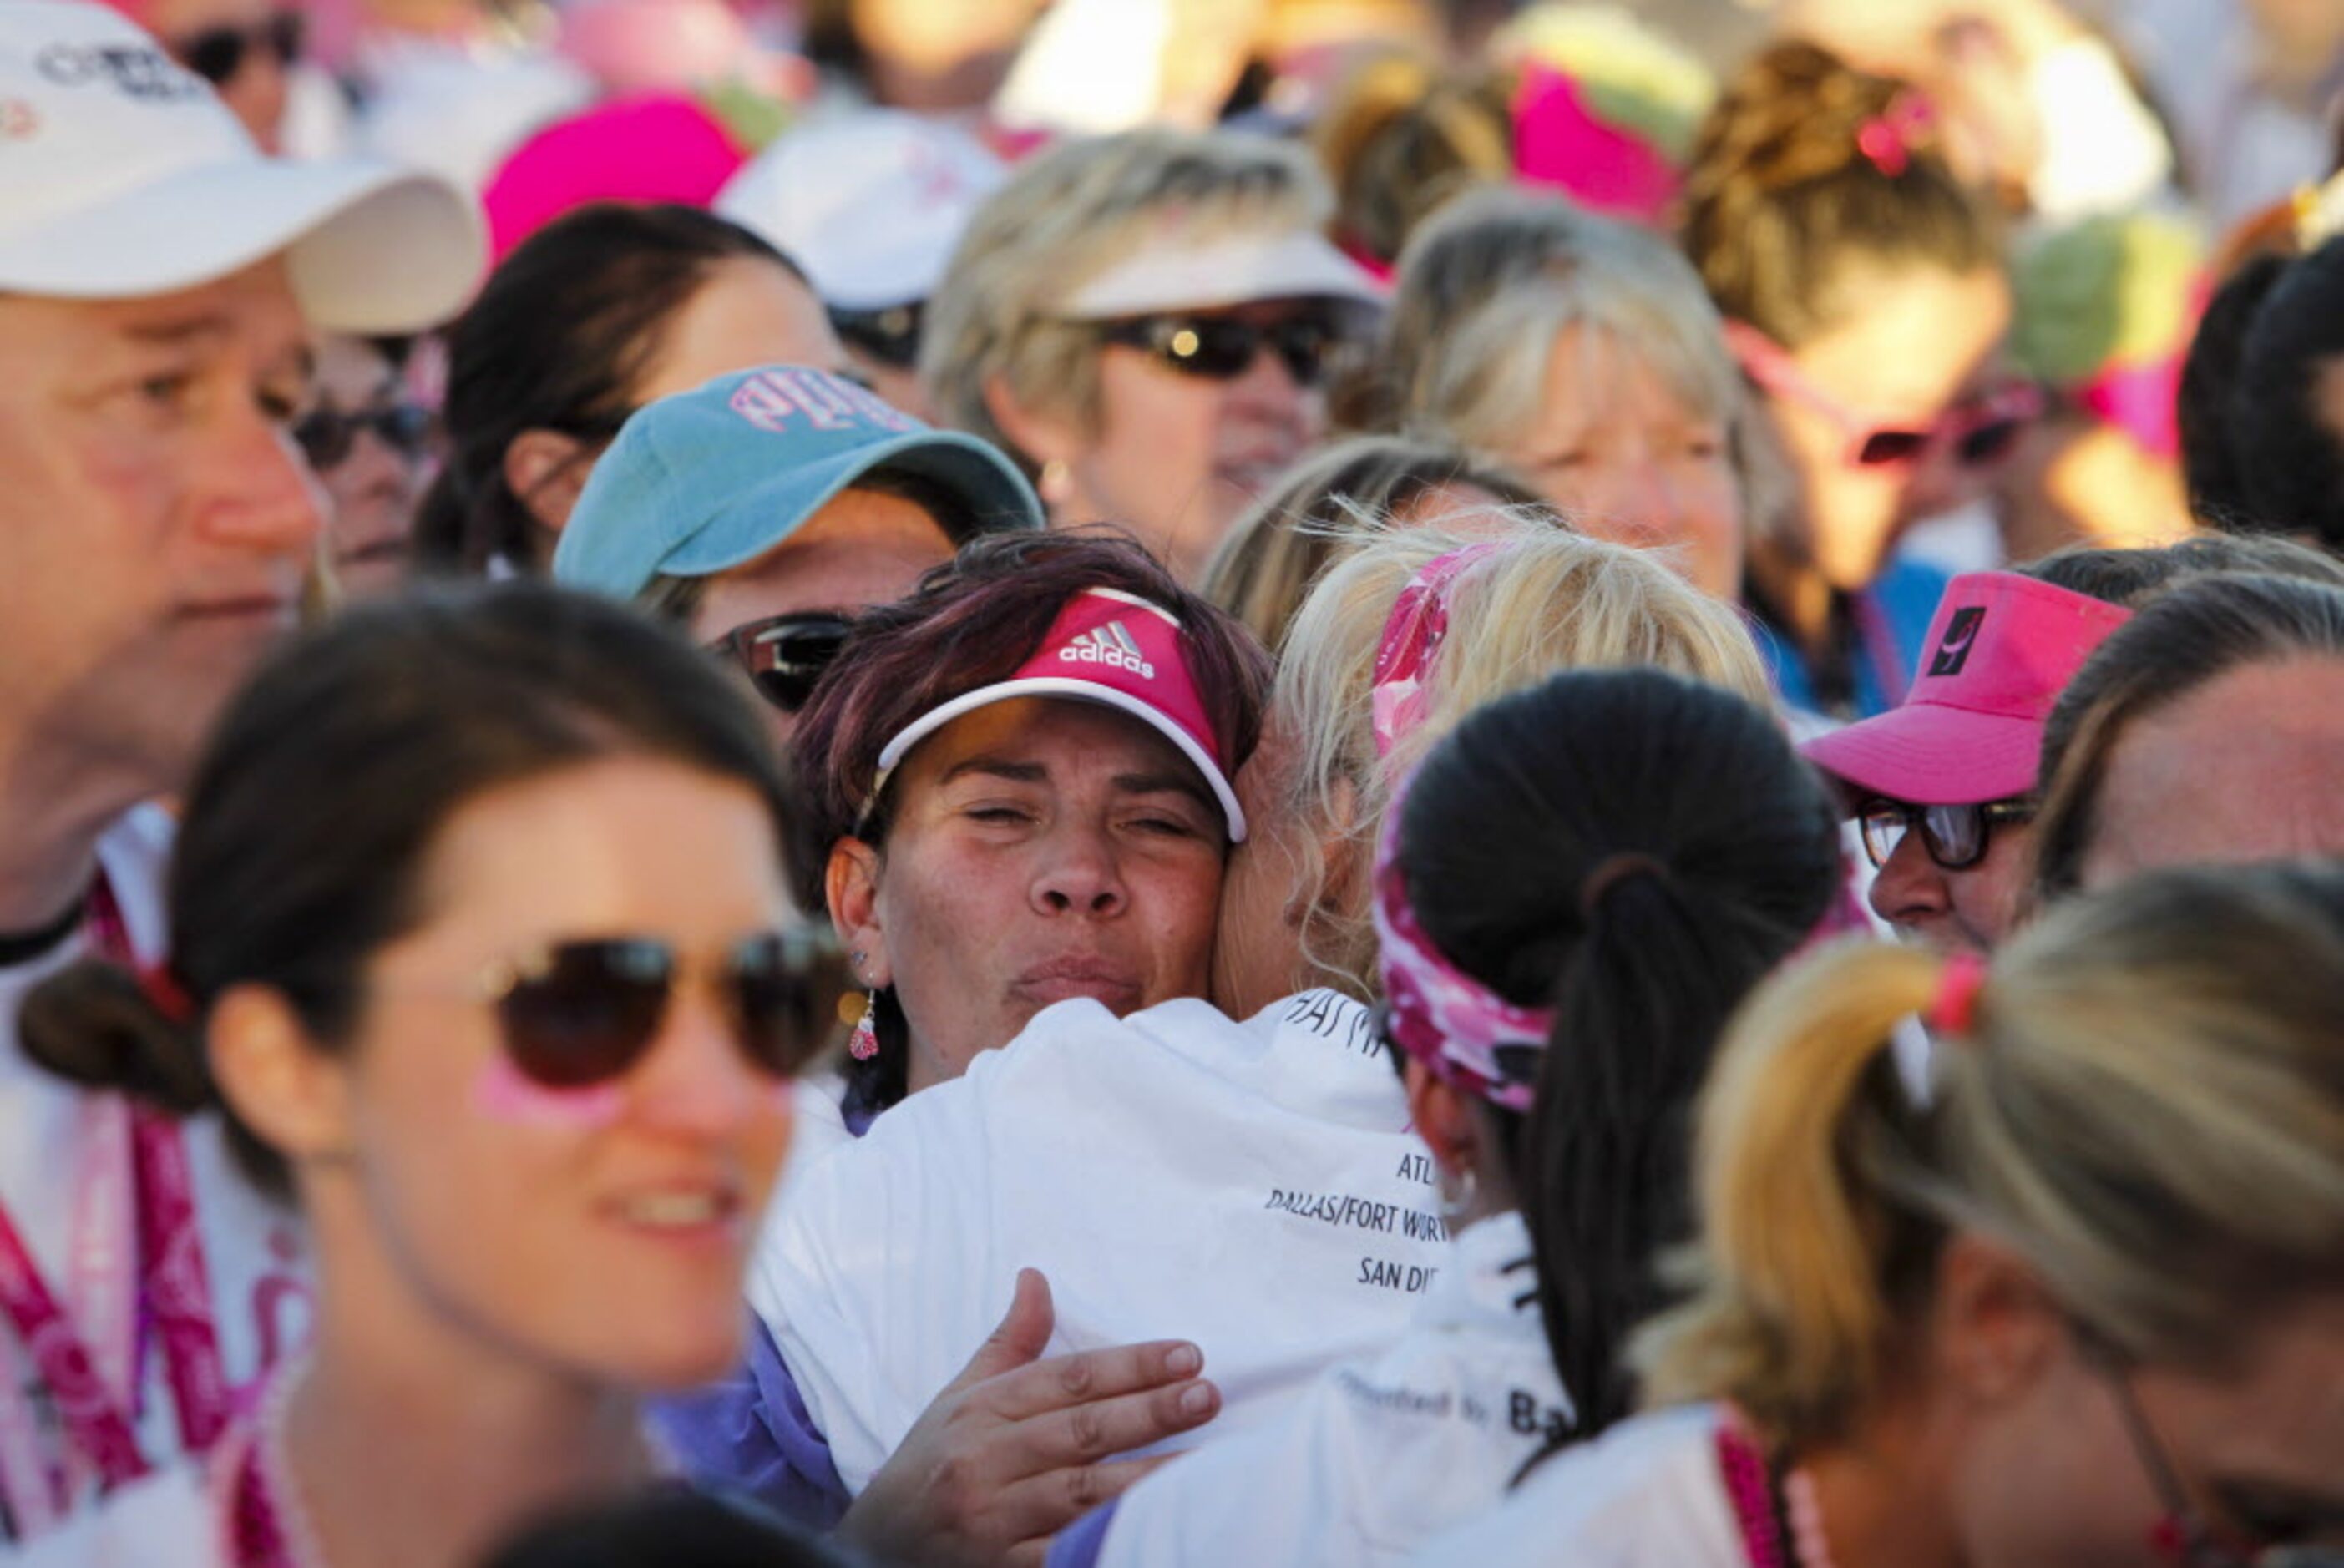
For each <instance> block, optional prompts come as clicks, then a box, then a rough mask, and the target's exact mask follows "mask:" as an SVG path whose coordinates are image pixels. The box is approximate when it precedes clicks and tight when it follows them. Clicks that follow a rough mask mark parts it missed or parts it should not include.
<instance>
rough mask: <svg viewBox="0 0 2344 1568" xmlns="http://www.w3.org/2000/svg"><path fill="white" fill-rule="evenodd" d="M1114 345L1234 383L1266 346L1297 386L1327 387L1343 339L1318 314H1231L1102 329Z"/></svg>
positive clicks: (1153, 319)
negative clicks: (1263, 317) (1262, 317)
mask: <svg viewBox="0 0 2344 1568" xmlns="http://www.w3.org/2000/svg"><path fill="white" fill-rule="evenodd" d="M1101 333H1102V335H1103V336H1104V337H1105V338H1106V340H1107V341H1108V342H1110V343H1119V344H1121V345H1123V346H1124V347H1125V348H1127V349H1140V350H1141V351H1143V352H1145V353H1147V354H1150V355H1153V356H1154V357H1155V359H1156V361H1157V363H1158V364H1160V365H1163V366H1164V367H1166V368H1167V369H1172V370H1176V371H1177V372H1179V373H1180V374H1181V375H1184V376H1195V377H1197V378H1200V379H1204V380H1207V381H1234V380H1236V379H1238V377H1240V376H1242V375H1244V374H1245V373H1246V372H1247V371H1248V370H1249V369H1253V362H1254V359H1256V357H1258V355H1259V354H1260V353H1261V351H1262V349H1265V348H1266V349H1269V350H1270V351H1271V352H1273V353H1275V354H1276V355H1277V356H1278V359H1280V360H1282V361H1284V363H1285V365H1286V370H1287V374H1288V375H1290V376H1292V377H1293V378H1294V382H1295V385H1297V386H1298V387H1305V388H1310V387H1318V386H1323V385H1325V383H1326V380H1327V375H1328V370H1329V361H1330V360H1331V359H1333V357H1334V354H1335V350H1336V349H1338V348H1339V346H1341V344H1342V342H1343V334H1342V333H1341V332H1339V331H1338V330H1337V329H1336V328H1335V325H1334V323H1333V322H1331V321H1329V320H1326V319H1323V318H1320V317H1317V316H1292V317H1288V318H1287V319H1284V320H1279V321H1268V322H1260V321H1246V320H1241V319H1238V318H1236V317H1230V316H1183V315H1163V316H1136V317H1133V318H1132V319H1129V320H1126V321H1110V322H1108V323H1106V326H1105V327H1103V328H1102V329H1101Z"/></svg>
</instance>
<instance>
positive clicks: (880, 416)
mask: <svg viewBox="0 0 2344 1568" xmlns="http://www.w3.org/2000/svg"><path fill="white" fill-rule="evenodd" d="M726 406H727V407H729V408H731V409H732V411H733V412H734V413H736V414H738V415H740V416H741V417H742V418H743V420H747V421H748V422H749V423H751V424H753V425H754V426H756V427H757V428H758V429H759V430H763V431H765V432H766V433H767V434H769V435H776V436H778V435H785V434H787V433H788V431H789V428H790V421H791V420H794V419H803V420H805V421H806V423H807V424H809V425H811V426H812V427H813V429H815V430H861V429H864V427H865V426H868V425H876V426H878V427H879V428H880V429H881V430H894V431H896V432H897V433H899V434H903V433H908V432H910V431H913V430H920V429H922V428H923V427H922V426H921V424H920V422H919V421H918V420H914V418H912V417H911V416H910V415H909V414H906V413H904V411H903V410H900V409H894V408H890V407H888V405H887V404H886V403H885V402H884V401H882V400H880V399H879V398H878V397H877V396H876V395H875V394H874V393H871V392H867V391H864V389H862V388H861V387H858V386H856V385H855V384H854V382H852V381H844V380H841V379H839V378H837V377H836V376H833V375H829V374H826V373H825V372H823V371H821V370H801V369H780V370H761V371H759V372H757V373H756V374H755V375H753V376H751V377H749V378H748V379H745V380H743V382H742V383H741V384H740V385H739V386H737V387H735V388H733V389H732V398H731V400H730V401H729V402H728V404H727V405H726Z"/></svg>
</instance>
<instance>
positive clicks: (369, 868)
mask: <svg viewBox="0 0 2344 1568" xmlns="http://www.w3.org/2000/svg"><path fill="white" fill-rule="evenodd" d="M627 754H634V755H643V756H654V757H662V758H666V759H670V760H672V761H675V762H679V763H682V764H686V765H688V766H691V767H693V768H696V769H699V770H701V771H702V772H704V773H707V774H712V775H713V776H715V777H718V778H721V779H726V780H732V781H737V782H739V783H741V784H746V785H747V786H748V787H749V788H750V789H751V790H753V791H754V792H755V794H757V796H758V798H759V799H760V800H762V801H763V803H764V804H765V806H766V809H767V811H768V813H769V814H770V815H771V817H772V820H773V831H774V836H775V840H776V844H777V846H778V848H777V853H783V854H784V855H785V856H786V854H787V852H789V851H790V850H792V849H793V848H795V847H801V846H800V845H796V844H794V843H793V840H792V838H791V836H790V834H791V832H792V824H793V823H794V822H796V821H799V820H802V819H803V812H801V811H799V810H797V809H795V808H794V807H793V805H792V804H791V803H790V801H789V799H788V797H787V794H786V790H785V786H784V784H783V778H782V774H781V772H780V769H779V764H777V763H776V761H775V760H774V757H773V752H772V748H771V745H770V743H769V742H768V741H767V739H766V735H765V731H764V727H763V723H761V722H760V721H759V719H758V717H757V715H756V714H755V713H754V712H753V710H752V709H751V707H750V705H749V703H748V702H747V699H745V698H744V697H743V696H742V694H741V693H739V692H737V691H736V690H735V689H734V688H733V686H732V683H730V682H728V681H726V680H725V679H724V678H723V677H722V675H721V674H720V673H718V671H717V669H716V667H715V665H714V664H713V663H712V662H711V661H709V660H708V659H707V658H705V657H704V656H703V655H702V654H701V653H700V652H698V651H697V650H695V649H693V648H692V647H691V646H690V645H689V644H688V643H685V642H682V641H681V640H680V639H678V638H676V637H675V636H674V635H673V634H672V633H671V632H667V631H665V630H663V629H662V628H661V627H659V626H656V625H654V624H653V623H652V622H651V621H650V620H648V619H647V618H645V617H643V616H642V615H640V614H638V613H636V612H633V611H631V610H630V609H628V608H627V607H625V606H623V605H621V604H616V603H612V602H609V601H607V600H602V599H598V598H595V597H592V596H591V595H587V594H581V593H572V592H565V591H562V590H558V589H554V588H551V587H548V586H543V585H541V584H536V583H527V582H514V583H505V584H500V585H498V586H495V587H479V586H475V587H470V588H448V589H443V590H439V591H436V592H424V593H419V594H418V595H416V596H412V597H409V598H407V599H403V600H399V601H393V602H386V603H383V604H378V605H371V606H368V607H364V608H361V609H359V610H355V611H352V612H349V613H348V614H345V615H341V616H338V617H337V618H335V619H334V620H333V621H331V622H328V623H327V624H326V625H325V626H324V627H323V628H322V629H321V630H319V631H318V632H313V633H311V634H309V635H308V636H306V637H304V638H302V639H300V640H298V642H294V643H293V644H292V645H290V646H288V647H287V648H286V649H284V650H282V651H281V652H278V653H277V654H276V655H275V656H274V657H273V658H271V659H270V660H269V662H268V663H267V664H266V665H265V666H263V668H262V669H261V671H260V673H258V675H257V676H255V677H254V679H253V681H252V683H251V684H249V685H248V686H247V687H246V688H245V690H244V692H243V693H242V694H241V695H239V696H238V697H237V699H236V701H235V702H234V703H232V704H231V705H230V706H229V708H228V711H227V714H226V716H225V717H224V718H223V719H222V721H221V723H220V726H219V728H218V730H217V731H216V732H215V733H214V734H213V736H212V739H211V742H210V744H209V745H208V747H207V749H206V752H205V754H204V757H203V760H202V761H201V763H200V764H198V765H197V769H196V774H195V779H194V783H193V785H192V787H191V788H190V789H189V791H188V794H187V810H186V813H185V815H184V816H183V818H182V820H181V825H180V829H179V836H178V843H177V847H176V849H175V850H174V852H173V855H172V861H171V870H170V878H169V884H168V886H167V889H166V903H167V908H168V911H169V916H170V928H171V931H172V933H173V936H172V944H173V946H172V951H171V957H170V961H169V965H168V967H167V971H166V972H167V974H168V976H170V978H171V980H172V981H173V983H174V984H175V985H176V986H177V988H178V989H179V990H181V991H182V992H184V993H185V994H186V995H187V997H188V998H189V999H190V1000H191V1001H192V1002H193V1004H194V1008H195V1013H196V1017H193V1018H191V1019H187V1020H177V1019H173V1018H169V1017H166V1016H165V1015H164V1014H163V1012H162V1011H161V1010H159V1009H158V1008H157V1006H156V1005H155V1003H154V1001H153V1000H152V999H151V997H150V995H149V993H148V992H147V990H146V989H144V988H142V987H141V986H140V985H139V982H138V980H137V979H136V977H135V976H132V975H131V974H129V973H128V972H127V971H126V970H124V969H122V968H120V967H119V966H115V965H111V964H106V963H104V962H100V961H96V960H85V961H84V962H82V963H79V964H76V965H74V966H71V967H69V968H66V969H65V970H63V971H61V972H59V973H58V974H56V975H54V976H50V977H49V978H48V979H46V980H45V981H43V982H42V983H41V984H40V985H39V986H35V988H34V990H33V992H32V994H31V995H30V996H27V997H26V998H25V1005H24V1010H23V1012H22V1015H21V1016H20V1017H19V1020H18V1032H19V1034H20V1036H21V1037H22V1039H23V1042H24V1047H25V1054H26V1055H27V1056H29V1057H32V1058H33V1060H34V1061H35V1062H37V1063H39V1064H40V1065H41V1066H43V1067H46V1068H47V1069H49V1070H50V1071H51V1072H53V1073H56V1074H57V1075H58V1076H59V1077H65V1078H66V1079H69V1080H70V1081H72V1082H74V1083H77V1084H82V1085H85V1086H87V1087H94V1088H118V1089H123V1090H126V1091H128V1092H130V1093H132V1094H135V1095H138V1096H140V1097H142V1098H146V1099H147V1100H149V1101H151V1102H153V1103H156V1104H159V1105H161V1106H162V1107H163V1108H166V1109H167V1110H171V1111H174V1112H178V1113H182V1114H185V1113H190V1112H194V1111H197V1110H201V1109H205V1108H209V1107H211V1106H213V1105H215V1104H216V1103H217V1097H216V1095H215V1093H214V1091H213V1087H212V1083H211V1077H210V1074H209V1072H208V1070H207V1067H206V1065H205V1061H204V1048H203V1037H202V1028H203V1024H202V1017H203V1014H204V1013H205V1011H206V1010H207V1008H209V1007H210V1006H211V1004H212V1003H213V1002H214V1000H216V999H217V997H218V996H220V994H221V993H222V992H224V991H226V990H227V989H228V988H229V987H230V986H238V985H246V984H253V985H260V986H268V987H270V988H272V989H274V990H276V991H278V992H280V993H282V994H283V995H284V996H285V997H286V998H287V999H288V1001H289V1002H290V1003H291V1005H292V1006H293V1007H294V1009H295V1010H296V1011H297V1012H298V1014H299V1015H300V1017H301V1020H302V1023H303V1025H304V1027H306V1028H307V1029H308V1033H309V1035H310V1037H312V1038H314V1039H316V1040H318V1042H320V1043H321V1044H323V1045H324V1046H326V1047H328V1048H336V1047H342V1046H345V1045H346V1044H347V1043H348V1040H349V1035H350V1032H351V1030H352V1029H353V1027H355V1026H356V1024H357V1022H358V1019H359V1010H360V1007H361V1005H362V1003H363V1001H364V979H365V970H366V966H367V964H368V962H369V960H370V959H371V958H372V957H373V956H374V955H375V954H376V953H377V952H378V951H379V949H381V948H382V947H383V946H385V945H387V944H388V943H390V942H392V941H394V940H396V939H397V938H398V937H399V936H402V935H404V934H405V933H406V932H408V931H409V930H411V929H413V928H414V926H415V925H416V923H417V922H418V921H419V919H421V918H422V917H423V914H424V911H423V907H422V895H423V890H422V885H421V880H422V876H423V873H424V870H425V868H426V864H427V860H428V857H429V854H430V851H431V846H432V845H433V844H434V843H435V842H436V841H437V839H438V837H439V835H440V831H441V829H442V828H443V827H444V826H445V825H446V824H447V823H448V821H449V819H450V817H452V816H453V815H454V814H456V813H457V812H458V811H459V810H460V809H461V808H462V807H463V806H464V805H465V804H468V803H470V801H472V800H473V799H475V798H476V797H478V796H480V794H484V793H486V792H487V791H489V790H491V789H496V788H499V787H500V786H503V785H506V784H517V783H520V782H521V781H523V780H527V779H531V778H538V777H542V776H544V775H546V774H553V773H557V772H560V771H561V770H563V769H566V768H571V767H575V766H578V765H580V764H584V763H588V762H591V761H594V760H596V759H598V758H602V757H609V756H614V755H627ZM793 880H794V879H793ZM814 907H817V908H818V907H820V905H818V904H817V905H814ZM222 1108H223V1109H224V1110H227V1125H228V1134H229V1139H230V1147H231V1148H233V1149H234V1150H235V1152H236V1155H237V1161H238V1163H239V1164H240V1165H241V1166H242V1167H243V1168H244V1169H245V1171H246V1172H247V1174H248V1175H249V1176H250V1177H251V1178H252V1179H253V1180H254V1181H255V1183H256V1184H257V1185H258V1186H260V1187H261V1188H262V1189H265V1190H268V1191H270V1192H273V1193H276V1194H278V1195H279V1196H282V1195H285V1194H286V1193H287V1192H288V1190H289V1189H290V1176H289V1173H288V1170H287V1168H286V1166H285V1162H284V1159H283V1157H282V1156H280V1155H279V1154H278V1152H277V1151H276V1150H275V1149H273V1148H269V1147H268V1145H266V1144H264V1143H262V1142H261V1141H260V1140H259V1139H258V1138H257V1137H255V1136H254V1135H253V1134H252V1133H251V1132H250V1131H249V1130H248V1129H247V1128H244V1127H243V1126H242V1124H241V1123H239V1122H238V1121H237V1119H236V1117H235V1115H234V1112H233V1110H232V1109H231V1108H226V1107H222Z"/></svg>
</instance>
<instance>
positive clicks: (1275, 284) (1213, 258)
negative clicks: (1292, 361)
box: [1060, 228, 1383, 321]
mask: <svg viewBox="0 0 2344 1568" xmlns="http://www.w3.org/2000/svg"><path fill="white" fill-rule="evenodd" d="M1297 298H1332V299H1346V300H1355V301H1358V302H1359V303H1361V304H1378V303H1380V302H1381V301H1382V298H1383V292H1382V290H1381V289H1379V288H1377V287H1376V282H1375V279H1374V278H1370V277H1369V275H1368V273H1367V271H1366V269H1365V268H1362V267H1360V266H1359V263H1358V262H1356V261H1353V260H1352V259H1351V258H1349V257H1348V256H1346V255H1344V254H1343V253H1342V252H1341V251H1340V250H1338V249H1337V248H1335V247H1334V246H1333V245H1331V244H1329V242H1328V241H1327V240H1326V239H1325V238H1323V237H1321V236H1320V235H1319V234H1318V232H1316V231H1315V230H1312V229H1307V228H1298V229H1293V230H1290V231H1288V232H1287V233H1284V234H1263V233H1259V232H1255V233H1236V234H1223V235H1217V236H1210V237H1199V238H1188V237H1187V236H1180V235H1166V236H1162V237H1160V238H1158V239H1157V241H1156V242H1155V243H1153V244H1150V245H1148V246H1147V247H1145V248H1142V249H1139V250H1137V251H1135V252H1134V253H1133V254H1132V255H1131V256H1129V257H1128V258H1126V259H1124V260H1123V261H1122V262H1120V263H1118V264H1117V265H1116V266H1113V267H1110V268H1106V270H1105V271H1104V272H1101V273H1100V274H1099V275H1098V276H1097V277H1096V278H1092V279H1091V280H1090V281H1088V282H1087V283H1085V284H1084V285H1083V286H1082V287H1081V288H1077V289H1076V290H1075V293H1074V296H1073V298H1069V299H1068V300H1067V301H1066V305H1065V307H1064V308H1063V309H1062V310H1061V312H1060V314H1061V315H1063V316H1064V317H1065V318H1066V319H1067V320H1069V321H1104V320H1110V319H1114V318H1116V317H1117V316H1142V315H1146V314H1147V312H1149V311H1151V310H1207V309H1219V308H1221V307H1225V306H1230V305H1247V304H1251V303H1252V302H1253V301H1255V300H1258V299H1297Z"/></svg>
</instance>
